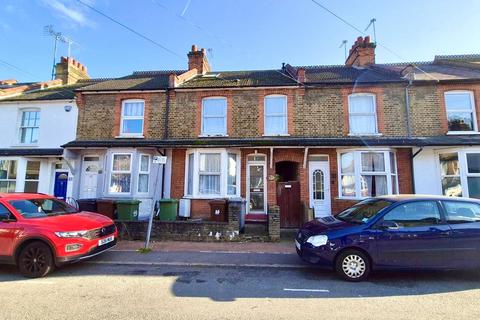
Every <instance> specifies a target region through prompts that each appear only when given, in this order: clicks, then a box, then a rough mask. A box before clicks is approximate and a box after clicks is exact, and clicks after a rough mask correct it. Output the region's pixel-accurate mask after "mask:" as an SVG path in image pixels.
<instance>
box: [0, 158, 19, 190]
mask: <svg viewBox="0 0 480 320" xmlns="http://www.w3.org/2000/svg"><path fill="white" fill-rule="evenodd" d="M16 181H17V161H16V160H0V192H15V188H16V184H17V183H16Z"/></svg>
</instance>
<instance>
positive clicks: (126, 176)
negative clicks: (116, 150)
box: [109, 154, 132, 193]
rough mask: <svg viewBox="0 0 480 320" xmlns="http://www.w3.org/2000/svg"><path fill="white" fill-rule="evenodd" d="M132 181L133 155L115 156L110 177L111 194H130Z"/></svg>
mask: <svg viewBox="0 0 480 320" xmlns="http://www.w3.org/2000/svg"><path fill="white" fill-rule="evenodd" d="M131 180H132V155H131V154H114V155H113V157H112V173H111V176H110V187H109V192H110V193H130V187H131Z"/></svg>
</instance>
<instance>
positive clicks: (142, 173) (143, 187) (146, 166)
mask: <svg viewBox="0 0 480 320" xmlns="http://www.w3.org/2000/svg"><path fill="white" fill-rule="evenodd" d="M149 176H150V156H149V155H148V154H142V155H140V163H139V167H138V190H137V191H138V193H148V189H149V188H148V184H149Z"/></svg>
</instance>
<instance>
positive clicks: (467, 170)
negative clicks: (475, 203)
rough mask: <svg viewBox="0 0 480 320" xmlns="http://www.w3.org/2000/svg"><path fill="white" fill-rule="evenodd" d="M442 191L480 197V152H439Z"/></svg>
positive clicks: (451, 194) (449, 193)
mask: <svg viewBox="0 0 480 320" xmlns="http://www.w3.org/2000/svg"><path fill="white" fill-rule="evenodd" d="M439 161H440V177H441V186H442V193H443V195H446V196H455V197H462V196H463V197H470V198H478V199H480V152H465V151H460V152H448V153H441V154H439Z"/></svg>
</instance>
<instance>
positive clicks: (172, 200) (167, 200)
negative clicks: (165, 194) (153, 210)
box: [158, 199, 178, 202]
mask: <svg viewBox="0 0 480 320" xmlns="http://www.w3.org/2000/svg"><path fill="white" fill-rule="evenodd" d="M158 202H178V199H160V200H158Z"/></svg>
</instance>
